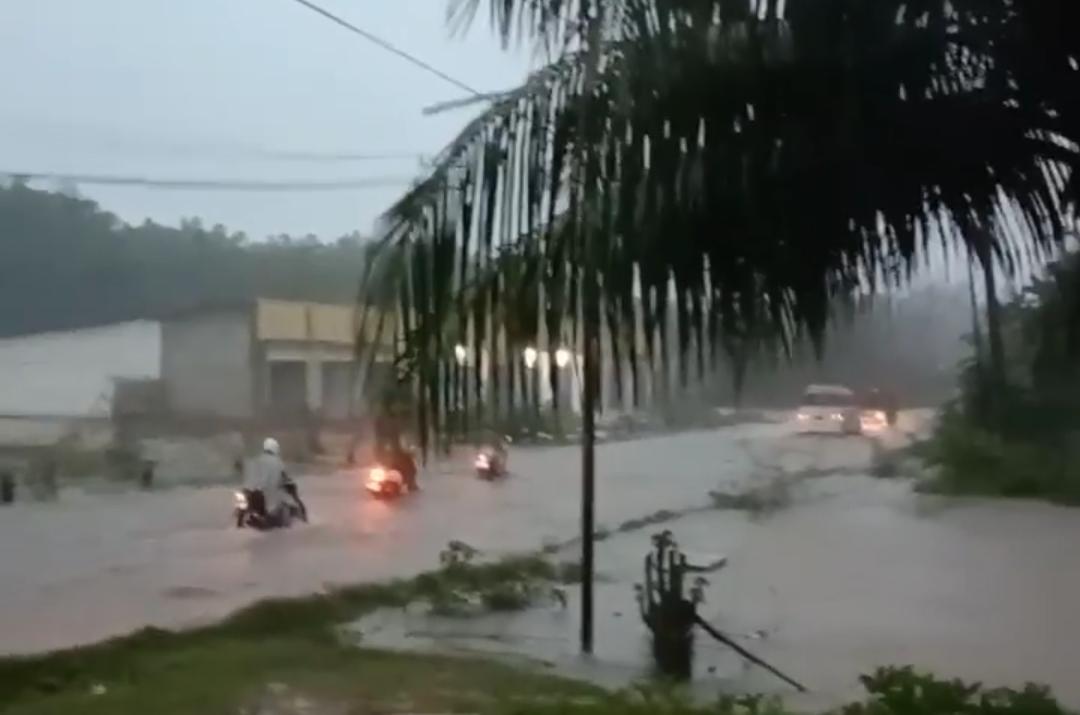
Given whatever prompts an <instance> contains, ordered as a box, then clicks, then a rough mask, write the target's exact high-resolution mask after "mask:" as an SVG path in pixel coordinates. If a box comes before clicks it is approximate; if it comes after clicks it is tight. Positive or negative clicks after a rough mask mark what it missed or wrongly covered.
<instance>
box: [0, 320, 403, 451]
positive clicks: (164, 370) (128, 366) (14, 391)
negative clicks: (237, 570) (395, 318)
mask: <svg viewBox="0 0 1080 715" xmlns="http://www.w3.org/2000/svg"><path fill="white" fill-rule="evenodd" d="M359 312H360V311H359V310H358V309H357V308H355V307H354V306H350V305H322V304H315V303H301V302H288V301H276V300H261V299H260V300H251V301H243V302H238V303H232V304H228V305H217V306H204V307H200V308H196V309H192V310H186V311H183V312H180V313H174V314H170V315H167V316H162V317H160V318H158V319H156V320H134V321H128V322H122V323H114V324H110V325H101V326H95V327H88V328H83V329H78V330H68V331H56V332H48V333H38V334H33V335H22V336H16V337H11V338H4V339H0V421H3V422H4V427H3V428H0V443H2V442H4V433H5V432H11V433H12V434H14V433H15V432H18V433H20V434H22V433H26V434H27V435H29V434H30V433H34V434H37V433H39V432H40V433H41V435H42V436H41V438H40V439H43V440H45V441H54V440H55V439H56V437H57V435H60V434H62V433H63V432H64V430H65V429H70V428H71V427H72V425H74V424H76V423H79V422H89V421H108V420H110V419H111V418H113V417H116V416H118V415H120V416H131V417H150V416H154V417H166V418H167V417H181V418H218V419H219V420H223V421H229V422H237V423H239V422H243V421H245V420H250V419H254V418H264V417H273V418H281V417H298V416H305V417H306V416H310V415H316V416H319V417H322V418H325V419H341V418H347V417H350V416H353V415H355V414H357V413H358V412H362V411H363V410H362V404H361V402H362V400H361V395H360V387H361V377H362V375H361V374H360V372H359V368H358V365H359V364H360V362H359V361H357V360H356V358H355V355H356V349H355V344H356V339H357V335H358V331H359V330H360V328H361V325H362V320H361V315H360V314H359ZM376 323H377V319H374V318H373V319H372V320H371V321H368V322H367V323H366V324H364V325H365V326H366V327H365V328H364V330H365V332H366V333H367V334H368V336H369V338H368V339H369V341H370V342H371V343H374V337H375V332H376V330H375V324H376ZM391 337H392V336H391V331H389V330H388V331H387V334H386V335H385V336H383V340H382V342H381V343H380V348H379V350H378V351H377V354H376V361H375V365H376V366H381V365H385V364H386V363H388V362H389V361H390V360H392V358H393V354H392V344H391ZM365 364H366V362H365ZM54 433H55V434H54ZM40 439H37V438H35V439H34V440H32V441H40ZM16 441H25V440H23V439H21V438H20V439H19V440H16Z"/></svg>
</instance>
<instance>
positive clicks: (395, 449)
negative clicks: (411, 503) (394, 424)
mask: <svg viewBox="0 0 1080 715" xmlns="http://www.w3.org/2000/svg"><path fill="white" fill-rule="evenodd" d="M387 461H388V462H389V466H390V468H391V469H395V470H397V472H398V473H399V474H401V479H402V481H404V482H405V488H406V489H407V490H409V491H410V492H415V491H419V490H420V485H419V484H417V482H416V460H414V459H413V456H412V453H411V452H409V450H407V449H405V447H404V445H402V444H401V442H400V441H395V442H393V443H392V444H391V446H390V454H389V458H388V460H387Z"/></svg>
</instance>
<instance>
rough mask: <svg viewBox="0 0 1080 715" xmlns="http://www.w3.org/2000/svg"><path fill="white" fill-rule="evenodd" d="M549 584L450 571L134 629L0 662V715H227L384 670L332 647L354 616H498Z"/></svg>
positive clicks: (541, 575)
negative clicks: (262, 696)
mask: <svg viewBox="0 0 1080 715" xmlns="http://www.w3.org/2000/svg"><path fill="white" fill-rule="evenodd" d="M556 575H557V572H556V567H555V566H554V565H552V564H550V563H548V562H547V561H545V560H544V559H542V558H540V557H534V556H524V557H515V558H508V559H504V560H502V561H498V562H496V563H490V564H472V563H455V564H450V565H447V566H444V568H442V569H440V570H439V571H435V572H431V573H427V574H423V575H421V576H418V577H416V578H413V579H408V580H402V581H395V582H391V583H388V584H378V585H362V586H352V587H345V588H339V589H335V590H333V591H330V592H327V593H322V594H316V595H312V596H306V597H301V598H281V599H270V600H266V601H261V602H259V603H256V604H253V605H252V606H249V607H248V608H245V609H243V610H240V611H238V612H237V613H235V614H233V615H232V616H230V617H229V618H227V619H225V620H224V621H222V622H220V623H218V624H215V625H212V626H208V627H204V628H198V629H194V630H186V631H168V630H162V629H153V628H151V629H144V630H141V631H138V632H136V633H134V634H131V635H128V636H123V637H120V638H116V639H112V640H109V641H105V642H102V643H99V644H96V645H92V646H87V647H83V648H75V649H70V650H63V651H57V652H55V653H50V654H47V655H41V656H31V657H11V658H3V659H0V712H4V713H8V712H18V713H39V712H40V713H51V712H73V711H74V709H75V707H79V708H81V709H82V710H83V711H86V710H87V709H88V708H98V707H102V708H104V709H101V710H100V712H110V713H126V712H140V713H142V712H150V711H148V710H145V709H141V710H137V709H135V708H136V707H142V708H145V706H147V705H148V704H150V703H157V702H159V701H157V700H154V698H160V705H159V706H155V708H154V709H153V712H155V713H174V712H175V713H189V712H200V713H210V712H236V710H235V709H231V710H230V709H228V708H229V707H231V705H233V704H236V703H237V702H240V700H242V699H243V697H247V696H252V697H254V695H253V694H252V693H251V692H250V691H251V688H252V687H254V686H256V685H259V684H261V683H266V682H269V681H271V680H273V679H274V678H279V677H280V678H285V679H287V680H289V681H290V682H293V681H296V680H297V679H298V678H302V677H303V678H306V677H313V676H315V675H317V674H319V673H323V674H326V673H329V674H331V675H333V673H334V672H336V671H333V670H332V669H331V668H330V665H332V664H335V663H336V664H338V665H339V666H340V667H341V668H344V669H345V672H343V673H342V677H343V678H344V675H345V674H349V678H352V677H353V675H354V674H352V670H350V669H354V670H355V668H358V667H361V666H364V667H368V666H369V665H370V664H371V663H373V662H382V661H379V658H382V659H387V658H390V659H391V661H392V658H391V656H387V655H385V654H382V655H379V656H378V657H376V655H375V654H372V653H370V652H364V651H358V650H357V649H355V648H351V647H345V646H343V645H341V644H339V643H338V642H337V637H336V635H335V627H336V626H337V625H339V624H341V623H344V622H347V621H349V620H353V619H355V618H357V617H359V616H361V615H363V614H364V613H368V612H370V611H372V610H375V609H376V608H379V607H386V606H404V605H406V604H408V603H411V602H414V601H422V600H430V599H431V598H432V597H433V594H438V593H445V592H451V591H472V592H475V593H479V594H488V596H487V598H486V599H485V598H484V597H483V596H481V599H480V600H481V601H483V602H484V603H485V604H486V606H487V607H488V608H491V609H507V608H510V607H511V606H510V604H509V603H508V600H509V597H505V598H504V595H505V594H506V593H507V592H508V589H522V588H526V587H528V588H535V589H540V587H541V586H540V584H541V583H554V581H555V578H556ZM523 584H524V585H525V586H523ZM515 593H517V591H515ZM519 605H520V604H518V603H517V602H515V604H514V606H515V607H518V606H519ZM526 605H527V604H526ZM440 662H441V661H440ZM452 662H456V661H452ZM286 676H288V677H287V678H286ZM357 677H359V676H357ZM331 680H336V676H335V677H332V678H331ZM98 684H101V685H104V686H105V688H106V694H105V695H100V696H98V695H92V694H91V691H92V689H93V688H94V687H95V686H96V685H98ZM238 699H239V700H238ZM100 703H109V704H110V705H109V706H108V707H106V706H105V705H100ZM196 706H198V707H196ZM53 708H55V709H53ZM67 708H70V709H67ZM124 708H128V709H124ZM200 708H201V709H200ZM222 708H225V709H222ZM89 711H90V712H98V711H99V710H93V709H90V710H89Z"/></svg>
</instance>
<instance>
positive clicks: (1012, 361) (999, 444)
mask: <svg viewBox="0 0 1080 715" xmlns="http://www.w3.org/2000/svg"><path fill="white" fill-rule="evenodd" d="M1078 318H1080V255H1076V254H1073V255H1069V256H1066V257H1065V258H1063V259H1062V260H1060V261H1058V262H1057V263H1054V264H1051V266H1050V267H1049V270H1048V275H1047V277H1045V278H1041V279H1038V280H1036V281H1034V283H1033V284H1032V285H1031V287H1030V288H1028V289H1027V290H1026V291H1024V293H1022V294H1021V295H1019V296H1018V297H1017V298H1016V299H1015V300H1013V301H1012V302H1011V303H1009V304H1008V305H1005V306H1002V307H1001V309H1000V318H999V321H1000V324H999V325H997V326H995V331H996V332H999V333H1000V337H999V338H994V337H993V336H992V335H990V334H989V333H990V331H989V330H987V335H986V338H989V339H990V340H989V342H991V343H993V342H994V341H995V340H998V341H999V342H1000V347H999V348H998V350H997V352H998V353H999V355H998V357H996V358H995V357H994V355H993V354H988V353H990V351H988V350H986V349H985V348H984V343H985V342H987V340H986V338H984V332H983V330H982V328H981V326H980V325H979V324H978V322H976V324H975V330H974V331H973V335H972V342H973V344H974V349H975V355H974V357H973V358H972V360H970V361H969V362H968V363H967V364H966V365H965V366H964V368H963V370H962V372H961V378H960V379H961V382H960V390H959V394H958V396H957V397H956V399H954V400H953V401H952V403H951V404H949V405H948V406H947V408H946V409H945V410H944V411H943V413H942V415H941V419H940V422H939V425H938V428H937V430H936V433H935V435H934V437H933V439H931V440H930V441H929V442H927V443H926V444H925V445H923V446H922V447H921V452H922V456H923V457H924V458H925V459H926V460H927V462H928V463H929V464H931V465H932V466H934V467H935V468H936V474H935V475H934V477H933V478H932V479H931V480H930V481H928V482H926V483H925V484H924V485H923V486H924V488H925V489H927V490H930V491H937V492H943V493H950V494H984V495H994V496H1006V497H1037V498H1043V499H1049V500H1052V501H1057V502H1062V503H1067V504H1080V320H1078Z"/></svg>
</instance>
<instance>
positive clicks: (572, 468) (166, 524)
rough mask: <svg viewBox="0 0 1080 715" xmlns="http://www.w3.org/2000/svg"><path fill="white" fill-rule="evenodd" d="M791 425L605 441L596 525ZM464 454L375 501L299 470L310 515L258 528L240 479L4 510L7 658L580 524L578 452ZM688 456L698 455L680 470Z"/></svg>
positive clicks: (702, 486)
mask: <svg viewBox="0 0 1080 715" xmlns="http://www.w3.org/2000/svg"><path fill="white" fill-rule="evenodd" d="M787 431H788V427H786V426H784V425H746V426H740V427H731V428H726V429H723V430H716V431H707V432H693V433H683V434H678V435H671V436H663V437H656V438H651V439H644V440H640V441H633V442H621V443H612V444H608V445H602V446H600V448H599V450H598V458H599V470H598V494H599V498H598V523H600V524H607V525H610V526H612V527H614V526H617V525H618V524H619V523H621V522H622V521H624V520H626V519H629V518H632V517H638V516H641V515H643V514H648V513H651V512H653V511H655V510H657V509H661V508H668V509H671V508H680V507H684V506H688V505H696V504H700V503H702V502H703V501H704V500H705V498H706V493H707V492H708V490H710V489H714V488H716V487H717V485H719V484H732V485H734V484H738V483H741V482H744V481H746V480H748V479H751V478H753V477H754V476H755V474H756V473H757V472H758V471H759V470H758V468H757V466H756V464H755V462H756V461H757V460H759V459H760V457H759V456H757V453H758V452H760V453H763V454H766V455H772V454H773V453H774V452H775V447H774V446H773V445H774V443H775V442H776V440H777V439H778V438H779V437H780V435H783V434H786V433H787ZM471 456H472V455H471V454H467V453H463V454H461V455H460V457H459V459H458V460H456V461H455V462H452V463H449V464H442V465H439V467H438V468H434V469H432V470H430V471H431V472H432V473H430V474H427V475H425V476H423V477H422V485H423V489H424V490H423V492H422V493H421V494H419V495H416V496H414V497H409V498H407V499H405V500H402V501H400V502H397V503H389V504H388V503H383V502H380V501H376V500H373V499H371V498H370V497H369V496H368V494H367V493H366V492H365V491H364V490H363V488H362V480H361V477H360V475H358V474H349V473H342V474H339V475H323V476H310V477H301V478H300V479H299V480H298V481H299V484H300V488H301V492H302V494H303V496H304V500H305V501H306V502H307V504H308V507H309V510H310V512H311V519H312V523H311V524H308V525H299V526H297V527H294V528H292V529H288V530H285V531H278V532H272V533H257V532H252V531H249V530H237V529H235V528H232V526H231V523H230V512H231V509H232V488H231V487H227V486H222V487H207V488H199V489H195V488H192V489H183V488H180V489H172V490H168V491H162V492H152V493H137V492H118V493H114V494H100V493H79V492H65V493H64V494H62V496H61V499H60V500H59V501H57V502H55V503H47V504H28V503H27V504H17V505H15V506H14V507H11V508H6V509H4V510H3V511H2V512H0V604H2V608H0V653H26V652H35V651H42V650H49V649H54V648H59V647H64V646H70V645H79V644H85V643H89V642H93V641H96V640H100V639H102V638H104V637H107V636H113V635H117V634H122V633H126V632H129V631H131V630H133V629H136V628H138V627H141V626H144V625H158V626H184V625H194V624H199V623H205V622H208V621H212V620H215V619H218V618H220V617H222V616H224V615H226V614H228V613H230V612H231V611H233V610H235V609H236V608H238V607H240V606H243V605H245V604H248V603H251V602H253V601H255V600H258V599H260V598H265V597H267V596H288V595H300V594H307V593H312V592H316V591H319V590H320V589H322V588H323V587H324V586H325V585H326V584H334V583H358V582H371V581H380V580H384V579H388V578H392V577H398V576H409V575H412V574H415V573H418V572H420V571H423V570H427V569H430V568H433V567H435V566H436V565H437V563H438V553H439V551H440V550H441V549H442V548H444V546H445V545H446V543H447V541H449V540H451V539H458V540H462V541H465V542H467V543H469V544H472V545H474V546H476V547H478V548H480V549H483V550H490V551H496V552H507V551H523V550H531V549H535V548H537V547H538V546H540V545H541V544H542V543H543V542H545V541H564V540H566V539H567V538H571V537H573V536H574V535H576V533H577V520H578V513H579V501H578V499H579V494H580V488H579V479H580V477H579V475H580V451H579V449H578V448H577V447H548V448H519V449H515V450H514V451H513V452H512V454H511V463H510V466H511V470H512V472H513V474H512V476H511V478H509V479H508V480H506V481H504V482H501V483H496V484H489V483H485V482H481V481H479V480H477V479H476V478H475V477H474V476H473V474H472V470H471ZM682 465H689V466H682Z"/></svg>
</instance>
